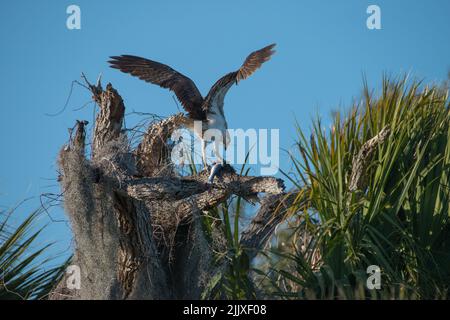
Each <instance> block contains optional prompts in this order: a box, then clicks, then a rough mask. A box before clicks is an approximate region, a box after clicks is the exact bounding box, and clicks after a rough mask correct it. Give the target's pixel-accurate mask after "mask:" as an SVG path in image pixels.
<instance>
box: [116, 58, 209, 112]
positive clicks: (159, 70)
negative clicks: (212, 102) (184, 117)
mask: <svg viewBox="0 0 450 320" xmlns="http://www.w3.org/2000/svg"><path fill="white" fill-rule="evenodd" d="M111 59H112V60H110V61H108V62H109V63H110V64H111V68H115V69H119V70H120V71H122V72H125V73H129V74H131V75H132V76H135V77H138V78H139V79H141V80H144V81H146V82H150V83H153V84H156V85H158V86H160V87H162V88H167V89H169V90H171V91H173V92H174V93H175V95H176V96H177V98H178V100H179V101H180V102H181V105H182V106H183V108H184V109H185V110H186V111H187V112H188V113H189V116H190V117H191V118H193V119H204V117H205V113H204V111H203V110H202V104H203V97H202V95H201V94H200V91H199V90H198V89H197V87H196V86H195V83H194V82H193V81H192V80H191V79H189V78H188V77H186V76H184V75H183V74H181V73H179V72H178V71H176V70H174V69H172V68H171V67H169V66H167V65H165V64H162V63H159V62H156V61H152V60H148V59H144V58H141V57H136V56H131V55H121V56H114V57H111Z"/></svg>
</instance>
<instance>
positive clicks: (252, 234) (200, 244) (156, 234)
mask: <svg viewBox="0 0 450 320" xmlns="http://www.w3.org/2000/svg"><path fill="white" fill-rule="evenodd" d="M89 87H90V89H91V91H92V94H93V99H94V100H95V102H96V103H97V104H98V106H99V109H100V111H99V113H98V114H97V117H96V122H95V124H94V130H93V136H92V140H91V144H90V146H91V152H90V157H87V155H86V150H85V149H86V147H85V145H86V141H85V140H86V129H85V125H86V123H87V122H85V121H77V125H76V130H75V132H74V133H73V135H72V134H71V139H70V142H69V143H68V144H67V145H65V146H64V147H63V148H62V150H61V151H60V154H59V160H58V163H59V167H60V170H61V177H60V182H61V187H62V190H63V194H64V204H65V210H66V213H67V215H68V217H69V219H70V223H71V227H72V231H73V234H74V239H75V252H74V256H73V258H72V262H71V264H72V265H77V266H79V268H80V271H81V288H80V289H79V290H77V289H68V288H67V283H66V282H67V281H66V278H63V279H62V280H61V282H60V283H59V284H58V285H57V286H56V288H55V290H54V291H53V293H52V294H51V296H50V298H51V299H178V298H187V299H199V298H200V296H201V293H202V291H203V290H204V288H205V286H206V285H207V284H208V283H209V281H210V279H211V278H212V277H213V276H214V275H215V274H216V273H217V272H219V271H220V270H222V269H223V268H224V267H225V262H223V263H219V264H218V263H217V262H216V263H213V255H214V253H213V250H217V248H214V246H215V245H216V246H217V244H220V243H221V240H222V239H221V237H222V235H221V234H220V233H218V234H217V235H215V237H216V238H217V239H215V241H210V239H209V240H207V239H206V235H205V232H204V231H203V227H202V224H201V217H202V215H203V214H204V212H205V211H206V210H208V209H210V208H213V207H214V206H216V205H218V204H219V203H221V202H223V201H225V200H227V199H228V198H229V197H230V196H231V195H239V196H242V197H245V198H253V197H255V195H257V194H259V193H266V194H268V195H267V197H268V198H266V199H265V201H263V203H262V205H261V208H260V211H259V212H258V213H257V214H256V215H255V218H254V220H253V221H252V223H250V225H249V227H248V229H247V230H245V231H244V232H243V233H242V239H241V242H242V244H243V245H244V247H245V248H246V250H247V252H248V255H249V257H250V258H253V257H254V256H255V254H256V252H257V251H258V250H259V249H261V248H262V247H264V245H265V243H266V241H267V239H268V238H269V236H270V235H271V234H272V232H273V231H274V229H275V226H276V225H277V224H278V223H280V222H281V220H282V218H283V215H282V210H278V208H279V207H280V206H281V207H282V206H283V205H284V204H285V202H286V201H288V202H289V201H293V199H292V195H289V194H287V195H286V194H285V193H284V185H283V181H282V180H280V179H275V178H273V177H249V176H240V175H238V174H236V172H235V171H234V170H233V169H232V168H231V167H225V168H224V169H223V172H222V173H221V179H220V180H218V181H217V180H216V181H215V182H214V183H213V184H208V183H207V179H208V172H205V171H203V172H200V173H199V174H197V175H192V176H188V177H182V176H179V175H178V174H177V173H176V172H175V170H174V168H173V166H172V164H171V162H170V147H169V145H168V144H167V141H168V139H169V137H170V135H171V133H172V132H173V130H175V129H176V128H177V127H179V126H180V125H181V124H182V123H183V115H181V114H177V115H174V116H171V117H169V118H167V119H165V120H163V121H160V122H156V123H153V124H152V125H150V127H149V128H148V130H147V132H146V134H145V135H144V136H143V138H142V140H141V142H140V144H139V145H138V146H137V148H135V149H132V148H131V147H130V146H129V145H130V144H129V142H128V139H127V135H126V134H125V132H124V130H123V121H124V114H125V106H124V103H123V100H122V98H121V96H120V95H119V94H118V92H117V91H116V90H115V89H114V88H113V87H112V86H111V84H108V85H107V86H106V89H104V90H103V88H102V87H101V85H100V84H99V83H98V84H97V85H95V86H94V85H90V84H89Z"/></svg>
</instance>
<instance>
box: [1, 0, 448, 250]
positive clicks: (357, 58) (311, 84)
mask: <svg viewBox="0 0 450 320" xmlns="http://www.w3.org/2000/svg"><path fill="white" fill-rule="evenodd" d="M70 4H76V5H79V6H80V8H81V30H68V29H67V28H66V18H67V14H66V8H67V6H68V5H70ZM370 4H376V5H379V6H380V8H381V19H382V30H368V29H367V28H366V19H367V17H368V15H367V13H366V8H367V6H368V5H370ZM449 15H450V1H447V0H427V1H425V0H417V1H410V0H372V1H366V0H345V1H336V0H333V1H325V0H320V1H319V0H314V1H312V0H311V1H298V0H296V1H294V0H292V1H275V0H271V1H263V0H253V1H238V0H234V1H206V0H204V1H195V0H193V1H181V0H179V1H174V0H172V1H170V0H164V1H120V2H119V1H99V0H96V1H85V0H73V1H50V0H46V1H4V2H2V4H1V5H0V40H1V49H0V50H1V51H0V52H1V59H0V66H1V72H0V90H1V95H0V98H1V101H0V119H1V120H2V125H1V126H0V146H1V150H2V157H1V166H0V205H2V206H3V207H11V206H13V205H14V204H15V203H17V202H18V201H20V200H23V199H24V198H28V197H34V198H33V199H31V200H30V201H28V202H27V203H26V204H25V205H23V206H22V207H21V208H22V210H23V212H28V211H29V210H31V209H33V208H36V207H38V206H39V195H40V194H42V193H46V192H54V193H58V192H59V191H58V190H59V189H58V186H57V183H56V177H57V173H56V169H57V168H56V165H55V162H56V155H57V153H58V150H59V148H60V147H61V145H62V144H64V143H65V142H66V141H67V137H68V134H67V128H69V127H72V126H73V124H74V122H75V119H86V120H89V121H91V123H92V118H93V105H92V104H91V105H89V106H87V107H85V108H83V109H81V110H78V111H74V109H77V108H79V107H81V106H82V105H83V104H84V103H86V102H87V101H89V99H90V95H89V93H88V92H87V91H86V90H84V89H82V88H80V87H78V86H75V87H74V92H73V94H72V97H71V100H70V103H69V105H68V106H67V108H66V110H65V111H64V112H63V113H61V114H60V115H58V116H56V117H49V116H46V113H55V112H58V111H59V110H60V109H61V108H62V106H63V105H64V103H65V101H66V99H67V96H68V93H69V90H70V86H71V83H72V81H73V80H78V79H79V76H80V73H81V72H84V73H85V74H86V75H87V76H88V77H89V78H90V79H91V80H92V81H94V80H95V78H96V77H97V75H98V73H100V72H101V73H103V78H104V81H107V82H112V83H113V85H114V86H115V87H116V88H117V89H118V90H119V92H120V93H121V94H122V96H123V98H124V99H125V103H126V106H127V108H128V110H132V109H134V110H136V111H143V112H153V113H157V114H160V115H170V114H172V113H174V112H176V106H175V104H174V102H173V100H172V95H171V93H169V92H168V91H165V90H162V89H160V88H158V87H156V86H150V85H148V84H146V83H144V82H141V81H138V80H137V79H133V78H131V77H129V76H126V75H124V74H122V73H120V72H117V71H116V70H112V69H109V68H108V65H107V63H106V61H107V59H108V57H109V56H110V55H118V54H135V55H141V56H144V57H148V58H151V59H153V60H158V61H161V62H164V63H167V64H170V65H171V66H172V67H174V68H175V69H177V70H179V71H181V72H182V73H184V74H186V75H188V76H189V77H191V78H192V79H193V80H194V81H195V82H196V84H197V86H198V87H199V89H200V91H201V92H202V93H203V94H206V93H207V91H208V90H209V87H210V86H211V85H212V84H213V83H214V82H215V81H216V80H217V79H218V78H219V77H220V76H222V75H224V74H225V73H227V72H229V71H232V70H234V69H236V68H237V67H239V66H240V64H241V63H242V61H243V59H244V58H245V57H246V55H247V54H248V53H249V52H251V51H253V50H255V49H259V48H261V47H263V46H265V45H267V44H269V43H272V42H276V43H277V44H278V46H277V54H276V55H275V56H274V58H273V59H272V60H271V61H270V62H269V63H267V64H266V65H264V67H263V68H262V69H261V70H259V71H258V72H257V73H255V75H254V76H252V77H251V78H250V79H249V80H246V81H244V82H241V84H240V85H239V86H238V87H234V88H232V90H230V92H229V94H228V96H227V99H226V107H225V108H226V110H225V112H226V114H227V119H228V123H229V125H230V127H234V128H244V129H245V128H279V129H280V138H281V146H282V147H284V148H289V147H291V146H292V144H293V142H294V137H295V131H294V118H295V117H297V119H298V120H299V123H300V125H301V126H302V127H303V128H305V129H307V128H308V126H309V123H310V119H311V118H312V117H314V116H315V115H316V114H318V115H321V116H323V117H328V115H329V114H330V111H331V110H333V109H336V108H338V107H339V106H345V105H348V104H349V103H350V102H351V100H352V98H353V97H357V96H358V95H359V92H360V88H361V84H362V74H363V73H365V74H366V76H367V78H368V80H369V84H370V85H371V86H373V87H375V88H377V87H379V83H380V79H381V76H382V74H383V72H387V73H390V74H393V75H397V74H401V73H405V72H411V73H412V75H414V76H416V77H418V78H423V79H425V80H426V81H431V82H433V81H442V80H444V79H445V78H446V77H447V70H448V68H449V67H450V41H449V35H450V19H449ZM133 121H134V120H133V119H129V121H128V122H127V125H128V126H131V125H132V123H133ZM281 168H283V169H285V170H288V169H289V163H288V161H287V158H286V157H285V156H284V157H282V162H281ZM51 214H52V215H53V217H54V219H65V216H64V213H63V211H62V209H60V208H59V209H58V208H54V209H52V211H51ZM42 222H43V223H49V222H50V220H49V219H48V218H46V217H45V216H43V218H42ZM70 238H71V236H70V232H69V230H68V228H67V226H66V225H65V224H64V223H57V222H53V223H50V224H49V228H47V229H46V232H45V233H44V234H43V236H42V241H43V242H45V241H55V240H57V241H59V242H58V245H57V247H56V248H57V249H58V250H64V249H65V248H67V246H68V245H69V243H70Z"/></svg>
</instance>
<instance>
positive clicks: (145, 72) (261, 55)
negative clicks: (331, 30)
mask: <svg viewBox="0 0 450 320" xmlns="http://www.w3.org/2000/svg"><path fill="white" fill-rule="evenodd" d="M274 47H275V44H271V45H269V46H267V47H264V48H262V49H260V50H257V51H255V52H252V53H251V54H249V56H248V57H247V58H246V59H245V61H244V63H243V65H242V66H241V67H240V68H239V70H237V71H234V72H230V73H228V74H227V75H225V76H223V77H222V78H220V79H219V80H218V81H217V82H216V83H215V84H214V85H213V86H212V88H211V89H210V91H209V93H208V96H207V97H206V98H205V99H203V97H202V95H201V94H200V91H199V90H198V89H197V87H196V86H195V83H194V82H193V81H192V80H191V79H189V78H188V77H186V76H184V75H182V74H181V73H179V72H178V71H175V70H174V69H172V68H171V67H169V66H167V65H165V64H162V63H159V62H156V61H152V60H148V59H144V58H141V57H136V56H131V55H121V56H114V57H111V60H110V61H108V62H109V63H110V64H111V67H112V68H116V69H119V70H120V71H122V72H125V73H129V74H131V75H133V76H135V77H138V78H139V79H142V80H144V81H147V82H150V83H153V84H156V85H159V86H160V87H163V88H168V89H170V90H172V91H173V92H175V95H176V96H177V98H178V100H180V102H181V104H182V105H183V107H184V109H185V110H186V111H187V112H188V113H189V116H190V117H191V118H193V119H201V120H203V119H205V118H206V112H207V111H208V109H209V108H210V106H211V104H212V103H213V102H215V103H219V104H221V105H223V99H224V97H225V94H226V93H227V91H228V89H229V88H230V87H231V86H232V85H233V83H238V82H239V81H240V80H243V79H246V78H248V77H249V76H250V75H251V74H253V73H254V72H255V71H256V70H257V69H258V68H260V67H261V65H262V64H263V63H264V62H266V61H268V60H269V59H270V57H271V56H272V55H273V54H274V53H275V51H274V50H273V48H274Z"/></svg>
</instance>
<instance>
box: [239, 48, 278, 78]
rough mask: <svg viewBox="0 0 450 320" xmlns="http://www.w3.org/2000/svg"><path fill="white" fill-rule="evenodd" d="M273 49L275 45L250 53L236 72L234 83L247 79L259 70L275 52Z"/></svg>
mask: <svg viewBox="0 0 450 320" xmlns="http://www.w3.org/2000/svg"><path fill="white" fill-rule="evenodd" d="M274 47H275V43H273V44H271V45H268V46H267V47H264V48H262V49H260V50H257V51H254V52H252V53H250V54H249V55H248V57H247V59H245V61H244V64H243V65H242V67H241V68H240V69H239V70H238V71H237V75H236V82H239V81H240V80H243V79H246V78H248V77H249V76H250V75H251V74H252V73H253V72H255V71H256V70H257V69H259V68H260V67H261V65H262V64H263V63H264V62H266V61H268V60H270V57H271V56H272V55H273V54H274V53H275V50H272V49H273V48H274Z"/></svg>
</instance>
